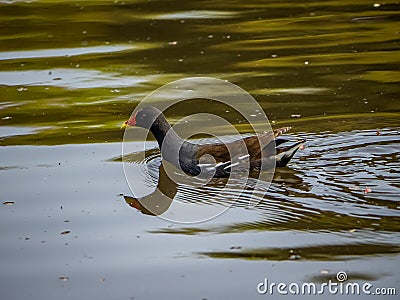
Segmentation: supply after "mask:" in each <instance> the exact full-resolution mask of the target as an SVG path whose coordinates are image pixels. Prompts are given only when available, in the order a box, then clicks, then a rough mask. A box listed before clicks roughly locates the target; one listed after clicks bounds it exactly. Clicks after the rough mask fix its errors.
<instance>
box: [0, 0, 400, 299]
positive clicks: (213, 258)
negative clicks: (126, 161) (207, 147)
mask: <svg viewBox="0 0 400 300" xmlns="http://www.w3.org/2000/svg"><path fill="white" fill-rule="evenodd" d="M399 8H400V5H399V3H398V2H397V1H385V2H382V3H380V2H379V1H367V0H358V1H344V0H343V1H341V0H337V1H312V2H306V1H305V2H299V1H256V0H250V1H241V0H237V1H219V0H217V1H176V0H167V1H161V0H158V1H140V0H132V1H130V0H126V1H95V0H93V1H91V0H87V1H83V0H82V1H58V0H54V1H51V0H39V1H7V0H5V1H0V12H1V13H0V31H1V35H0V89H1V98H0V145H1V147H0V266H1V267H0V298H1V299H29V298H30V299H55V298H57V299H92V298H96V299H158V298H163V299H222V298H227V299H261V298H266V297H270V298H271V297H276V296H277V295H279V293H278V292H277V291H276V290H275V291H274V294H273V295H270V294H268V293H267V294H265V295H261V294H260V293H258V292H257V286H258V284H259V283H261V282H263V281H264V279H265V278H267V279H268V281H269V282H274V283H280V282H284V283H286V284H288V285H289V284H290V283H298V284H299V285H301V284H302V283H310V282H311V283H314V284H316V285H320V284H322V283H326V282H328V281H329V280H332V281H333V282H336V283H338V280H337V278H336V275H337V273H338V272H346V274H347V277H348V280H347V282H352V283H359V284H360V285H361V284H364V283H371V284H372V288H371V292H375V291H376V289H375V288H382V287H383V288H390V287H393V288H396V290H397V294H398V293H400V283H399V278H400V276H399V275H400V272H399V270H400V260H399V253H400V234H399V231H400V218H399V217H400V211H399V201H400V197H399V195H400V168H399V167H400V164H399V161H398V160H399V150H400V123H399V118H400V102H399V94H400V85H399V82H400V71H399V69H400V63H399V62H400V51H399V41H398V40H399V28H400V27H399V20H400V14H399ZM193 76H207V77H215V78H220V79H223V80H228V81H230V82H232V83H234V84H236V85H238V86H240V87H241V88H243V89H244V90H246V91H248V92H249V93H250V94H251V95H252V96H253V97H254V98H255V99H256V100H257V102H258V104H259V105H260V106H261V107H262V109H263V110H264V111H265V113H266V114H267V116H268V118H269V120H270V121H271V125H272V127H273V128H277V127H279V126H293V128H292V130H291V131H290V132H289V133H288V136H289V137H290V138H292V139H295V140H297V139H306V140H307V142H306V144H305V148H304V149H303V150H301V151H298V153H296V155H295V157H294V158H293V160H292V161H291V163H290V164H289V165H288V166H287V167H285V168H279V169H277V170H276V172H275V175H274V178H273V180H272V183H271V185H270V187H269V189H268V190H267V189H265V190H257V191H255V192H256V193H257V195H256V196H257V197H258V198H257V199H258V200H259V201H258V202H259V203H258V204H257V205H256V206H255V207H249V206H248V200H249V198H248V197H246V195H242V196H241V197H239V199H237V201H235V202H234V203H233V205H232V206H231V207H230V208H229V209H228V210H227V211H226V212H225V213H223V214H221V215H220V216H218V217H217V218H214V219H212V220H210V221H207V222H202V223H196V224H178V223H173V222H168V221H165V220H163V219H161V218H159V217H156V216H151V215H148V214H146V213H143V211H142V212H141V211H140V210H137V209H136V208H135V207H132V206H134V205H133V203H132V202H131V200H130V198H129V197H130V196H131V195H132V191H131V190H130V189H129V186H128V184H127V181H126V178H125V176H124V170H123V163H122V162H121V154H122V140H123V134H124V131H123V130H121V129H120V125H121V124H122V123H123V122H124V121H125V120H126V119H127V118H128V117H129V116H130V114H131V113H132V111H133V109H134V108H135V107H136V105H137V104H138V103H139V102H140V101H141V100H142V99H143V98H144V97H145V96H146V95H148V94H149V93H151V92H152V91H154V90H155V89H157V88H159V87H160V86H162V85H164V84H166V83H169V82H171V81H173V80H178V79H182V78H185V77H193ZM204 109H205V107H204V104H201V103H197V102H196V103H187V104H185V103H183V104H182V105H179V107H177V108H176V109H175V110H172V111H170V114H169V115H167V117H168V120H169V121H171V122H175V121H177V120H179V119H181V118H183V117H185V116H187V115H190V114H192V113H194V112H196V111H203V110H204ZM207 110H208V112H212V113H215V114H218V115H220V116H222V117H224V118H225V119H226V120H227V121H229V122H230V123H231V124H233V125H234V126H235V128H237V129H238V130H239V131H241V132H242V133H248V132H249V130H248V127H246V126H245V125H244V124H242V123H239V121H238V119H237V118H236V116H234V115H233V114H230V113H226V108H225V107H222V106H221V105H210V106H208V107H207ZM197 124H200V125H199V126H202V123H201V120H200V123H197ZM204 126H206V125H204ZM134 130H136V128H134ZM138 130H140V129H138ZM220 130H221V135H223V134H224V128H220ZM139 144H140V143H138V144H137V149H138V153H139V154H143V153H142V152H140V151H141V150H140V145H139ZM133 147H136V146H135V144H133ZM146 148H147V149H148V150H151V151H148V153H147V152H146V155H147V156H148V157H149V158H148V159H146V160H145V161H141V162H140V161H136V163H137V166H139V167H140V166H143V164H144V163H145V162H147V161H149V160H150V159H151V160H155V161H157V159H158V160H159V152H158V151H157V145H156V143H155V142H154V141H148V142H146ZM155 178H156V179H157V180H159V183H160V185H161V184H164V186H166V187H167V189H169V192H171V193H172V194H173V195H174V197H175V198H176V200H177V201H180V202H182V203H189V204H190V205H192V206H193V207H198V208H199V209H204V208H213V207H224V205H226V203H225V201H226V200H227V199H228V198H229V197H231V196H232V195H233V196H235V189H234V188H232V189H230V190H229V191H228V193H227V194H223V193H219V184H220V182H218V181H217V182H214V183H212V184H211V185H210V186H209V187H208V188H207V189H196V188H190V187H187V186H184V185H173V184H170V182H169V181H168V180H167V179H166V178H165V176H164V174H163V173H160V174H158V172H156V174H155ZM134 180H137V181H138V182H142V181H143V184H145V178H144V177H143V174H142V173H141V172H138V174H137V178H134ZM215 194H217V195H218V197H208V196H209V195H215ZM122 196H125V197H122ZM211 199H212V201H211ZM289 294H290V293H289ZM324 296H326V297H328V298H330V297H331V298H335V297H339V295H337V294H336V295H333V294H332V293H328V292H326V293H325V294H324ZM345 296H346V297H357V295H345ZM297 297H298V298H300V299H301V298H304V299H309V298H310V296H309V295H297ZM397 297H398V296H395V295H386V296H384V297H383V296H382V298H385V299H397Z"/></svg>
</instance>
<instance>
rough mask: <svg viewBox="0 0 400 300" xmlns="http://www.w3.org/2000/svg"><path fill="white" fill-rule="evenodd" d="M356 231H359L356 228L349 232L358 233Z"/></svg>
mask: <svg viewBox="0 0 400 300" xmlns="http://www.w3.org/2000/svg"><path fill="white" fill-rule="evenodd" d="M356 231H357V229H355V228H353V229H350V230H349V232H356Z"/></svg>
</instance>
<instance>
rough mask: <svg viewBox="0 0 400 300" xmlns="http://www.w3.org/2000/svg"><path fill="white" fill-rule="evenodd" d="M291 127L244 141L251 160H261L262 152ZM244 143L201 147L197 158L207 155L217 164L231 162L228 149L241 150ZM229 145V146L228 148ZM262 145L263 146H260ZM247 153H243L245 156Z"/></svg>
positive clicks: (236, 142)
mask: <svg viewBox="0 0 400 300" xmlns="http://www.w3.org/2000/svg"><path fill="white" fill-rule="evenodd" d="M290 128H291V127H282V128H279V129H275V130H274V131H273V132H267V133H263V134H259V135H257V136H250V137H247V138H244V139H243V142H244V143H245V145H246V147H247V152H248V154H249V155H250V160H254V159H260V158H261V151H262V150H263V149H264V148H265V147H266V146H267V145H269V144H270V143H271V142H272V141H273V140H274V139H275V138H276V137H277V136H279V135H281V134H283V133H285V132H287V131H288V130H289V129H290ZM241 143H242V141H240V140H238V141H234V142H231V143H228V144H226V145H225V144H222V143H219V144H207V145H202V146H200V147H199V149H198V152H197V158H200V157H202V156H203V155H205V154H209V155H212V156H213V157H214V159H215V160H216V162H217V163H219V162H226V161H230V160H231V157H230V155H229V150H228V147H229V148H231V149H235V148H236V149H240V147H241V145H242V144H241ZM227 145H228V146H227ZM260 145H261V146H260ZM245 154H247V153H243V155H245Z"/></svg>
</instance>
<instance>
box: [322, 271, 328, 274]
mask: <svg viewBox="0 0 400 300" xmlns="http://www.w3.org/2000/svg"><path fill="white" fill-rule="evenodd" d="M320 273H321V274H329V271H328V270H321V271H320Z"/></svg>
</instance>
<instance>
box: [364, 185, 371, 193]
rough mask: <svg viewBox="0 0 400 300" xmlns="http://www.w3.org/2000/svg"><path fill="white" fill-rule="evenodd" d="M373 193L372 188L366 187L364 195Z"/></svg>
mask: <svg viewBox="0 0 400 300" xmlns="http://www.w3.org/2000/svg"><path fill="white" fill-rule="evenodd" d="M371 192H372V190H371V188H369V187H366V188H365V189H364V193H365V194H368V193H371Z"/></svg>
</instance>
